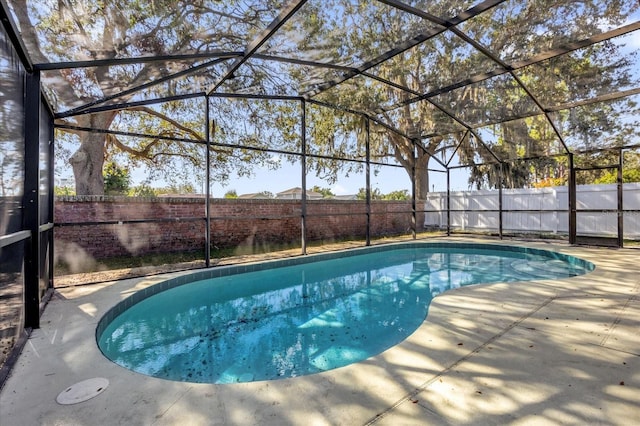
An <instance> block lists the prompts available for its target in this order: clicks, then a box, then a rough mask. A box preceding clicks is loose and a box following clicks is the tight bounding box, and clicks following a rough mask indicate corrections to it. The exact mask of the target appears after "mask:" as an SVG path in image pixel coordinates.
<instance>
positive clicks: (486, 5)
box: [302, 0, 506, 99]
mask: <svg viewBox="0 0 640 426" xmlns="http://www.w3.org/2000/svg"><path fill="white" fill-rule="evenodd" d="M378 1H380V0H378ZM504 1H506V0H486V1H484V2H482V3H480V4H478V5H476V6H474V7H472V8H471V9H469V11H467V12H465V13H462V14H460V15H459V16H457V17H455V18H453V19H450V20H447V21H444V20H441V19H439V18H436V17H434V16H433V15H431V14H428V13H426V12H422V11H420V10H419V9H416V8H413V7H411V6H409V5H407V4H404V3H402V2H399V1H391V0H385V1H382V2H383V3H385V4H389V5H390V6H393V7H396V8H398V9H400V10H404V11H406V12H410V13H413V14H415V15H416V16H419V17H421V18H424V19H427V20H429V21H431V22H435V23H436V24H438V27H436V28H433V29H431V30H429V31H427V32H425V33H422V34H420V35H417V36H415V37H414V38H412V39H409V40H407V41H405V42H403V43H400V44H399V45H397V46H396V47H394V48H393V49H391V50H388V51H387V52H385V53H383V54H381V55H379V56H378V57H376V58H374V59H372V60H370V61H367V62H365V63H364V64H362V65H360V66H359V67H357V68H356V69H355V70H354V71H352V72H350V73H347V74H345V75H343V76H342V77H339V78H335V79H333V80H330V81H328V82H326V83H323V84H321V85H319V86H318V87H317V88H315V89H313V90H310V91H308V92H306V93H303V94H302V95H303V96H304V97H305V98H307V99H310V98H312V97H314V96H317V95H318V94H320V93H322V92H324V91H326V90H329V89H331V88H332V87H335V86H337V85H338V84H340V83H343V82H345V81H347V80H349V79H351V78H353V77H355V76H357V75H359V74H362V73H363V72H365V71H367V70H369V69H371V68H373V67H375V66H377V65H380V64H381V63H383V62H385V61H387V60H389V59H391V58H393V57H394V56H397V55H399V54H401V53H403V52H405V51H407V50H409V49H411V48H412V47H415V46H417V45H419V44H421V43H423V42H425V41H427V40H429V39H431V38H433V37H435V36H437V35H439V34H442V33H443V32H444V31H446V30H447V29H448V28H450V27H452V26H454V25H458V24H460V23H462V22H464V21H466V20H468V19H470V18H472V17H474V16H476V15H478V14H480V13H482V12H484V11H485V10H488V9H491V8H492V7H494V6H496V5H498V4H500V3H503V2H504ZM434 20H435V21H434Z"/></svg>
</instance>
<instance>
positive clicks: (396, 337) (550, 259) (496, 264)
mask: <svg viewBox="0 0 640 426" xmlns="http://www.w3.org/2000/svg"><path fill="white" fill-rule="evenodd" d="M315 259H320V260H315ZM283 265H285V266H283ZM593 268H594V266H593V264H591V263H589V262H585V261H583V260H581V259H577V258H575V257H571V256H566V255H562V254H558V253H553V252H548V251H542V250H535V249H525V248H518V247H506V246H494V245H478V244H474V245H464V244H435V245H434V244H404V245H395V246H383V247H374V248H367V249H361V250H357V251H355V252H349V253H339V254H336V253H333V254H328V255H320V256H315V257H312V256H309V257H304V258H296V259H294V260H286V261H278V262H275V263H273V262H271V263H266V264H258V265H251V266H235V267H226V268H215V269H212V270H208V271H202V272H198V273H194V274H192V275H188V276H186V277H180V278H176V279H172V280H169V281H165V282H163V283H161V284H158V285H156V286H154V287H151V288H149V289H146V290H144V291H142V292H139V293H136V294H135V295H134V296H132V297H130V298H129V299H126V300H125V301H123V302H121V303H120V304H119V305H117V306H116V307H114V308H113V309H112V310H111V311H110V312H108V313H107V314H106V315H105V317H103V318H102V320H101V321H100V323H99V325H98V330H97V339H98V345H99V347H100V349H101V350H102V352H103V353H104V355H105V356H106V357H107V358H109V359H111V360H112V361H114V362H115V363H117V364H119V365H121V366H123V367H126V368H129V369H131V370H134V371H137V372H139V373H142V374H146V375H151V376H156V377H161V378H165V379H169V380H177V381H188V382H200V383H236V382H249V381H257V380H271V379H277V378H283V377H295V376H301V375H306V374H312V373H316V372H321V371H326V370H330V369H333V368H338V367H342V366H345V365H348V364H351V363H354V362H358V361H361V360H364V359H366V358H368V357H371V356H373V355H376V354H378V353H380V352H382V351H384V350H386V349H388V348H390V347H392V346H394V345H396V344H398V343H399V342H401V341H402V340H404V339H405V338H406V337H407V336H409V335H410V334H411V333H412V332H413V331H415V330H416V329H417V328H418V327H419V326H420V324H421V323H422V322H423V321H424V319H425V317H426V315H427V311H428V309H429V304H430V302H431V300H432V298H433V297H435V296H436V295H438V294H440V293H442V292H445V291H447V290H448V289H451V288H456V287H460V286H465V285H471V284H480V283H492V282H506V281H528V280H537V279H557V278H566V277H571V276H575V275H581V274H584V273H586V272H589V271H591V270H593Z"/></svg>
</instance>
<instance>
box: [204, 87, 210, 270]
mask: <svg viewBox="0 0 640 426" xmlns="http://www.w3.org/2000/svg"><path fill="white" fill-rule="evenodd" d="M204 101H205V107H204V111H205V112H204V113H205V121H204V126H205V130H204V132H205V139H206V142H207V147H206V148H207V153H206V163H207V171H206V173H205V175H206V178H205V179H206V181H207V182H206V189H205V192H204V194H205V195H204V200H205V201H204V214H205V217H206V219H205V224H206V225H205V226H206V228H205V231H204V252H205V254H204V263H205V266H206V267H207V268H208V267H210V266H211V200H210V198H211V129H210V126H211V123H210V120H211V118H210V117H209V96H207V95H205V97H204Z"/></svg>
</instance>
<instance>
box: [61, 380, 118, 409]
mask: <svg viewBox="0 0 640 426" xmlns="http://www.w3.org/2000/svg"><path fill="white" fill-rule="evenodd" d="M107 386H109V380H107V379H104V378H102V377H95V378H93V379H87V380H83V381H81V382H78V383H76V384H75V385H71V386H69V387H68V388H66V389H65V390H63V391H62V392H60V394H59V395H58V397H57V398H56V401H57V402H58V404H62V405H71V404H77V403H79V402H84V401H87V400H89V399H91V398H93V397H95V396H98V395H100V394H101V393H102V391H104V390H105V389H106V388H107Z"/></svg>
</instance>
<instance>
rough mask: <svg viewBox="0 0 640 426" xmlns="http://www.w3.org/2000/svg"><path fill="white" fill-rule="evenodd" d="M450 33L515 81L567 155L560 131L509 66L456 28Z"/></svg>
mask: <svg viewBox="0 0 640 426" xmlns="http://www.w3.org/2000/svg"><path fill="white" fill-rule="evenodd" d="M451 31H452V32H453V33H454V34H455V35H457V36H458V37H460V38H461V39H462V40H464V41H465V42H467V43H468V44H469V45H471V46H473V47H474V48H475V49H476V50H478V51H479V52H480V53H482V54H483V55H485V56H486V57H488V58H489V59H490V60H491V61H493V62H494V63H496V64H498V65H499V66H500V67H501V68H503V69H505V70H508V72H509V75H510V76H511V78H513V79H514V80H515V81H516V83H518V86H520V88H521V89H522V90H523V91H524V92H525V93H526V94H527V96H529V99H531V101H532V102H533V103H534V104H536V106H537V107H538V109H539V110H540V111H541V112H542V113H543V114H544V116H545V118H546V119H547V122H548V123H549V125H550V126H551V128H552V129H553V132H554V133H555V134H556V137H557V138H558V140H560V143H561V144H562V147H563V148H564V150H565V152H566V153H569V148H568V147H567V144H566V143H565V141H564V138H563V137H562V134H561V133H560V131H559V130H558V128H557V127H556V125H555V123H554V122H553V121H552V120H551V117H549V113H548V112H547V111H546V110H545V108H544V106H543V105H542V104H541V103H540V101H539V100H538V98H537V97H536V96H534V94H533V93H532V92H531V91H530V90H529V89H528V88H527V87H526V85H525V84H524V83H523V82H522V80H521V79H520V78H519V77H518V76H517V75H516V74H515V72H514V70H513V68H511V66H510V65H507V64H506V63H505V62H504V61H503V60H502V59H500V58H499V57H498V56H497V55H495V54H494V53H493V52H491V51H489V49H487V48H486V47H484V46H483V45H482V44H480V42H478V41H476V40H474V39H472V38H471V37H469V36H467V35H466V34H465V33H463V32H462V31H460V30H459V29H458V28H453V29H452V30H451Z"/></svg>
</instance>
